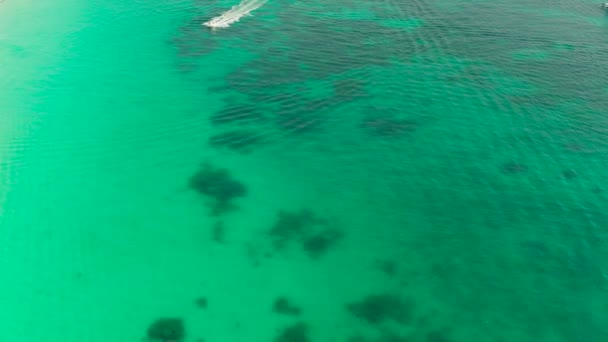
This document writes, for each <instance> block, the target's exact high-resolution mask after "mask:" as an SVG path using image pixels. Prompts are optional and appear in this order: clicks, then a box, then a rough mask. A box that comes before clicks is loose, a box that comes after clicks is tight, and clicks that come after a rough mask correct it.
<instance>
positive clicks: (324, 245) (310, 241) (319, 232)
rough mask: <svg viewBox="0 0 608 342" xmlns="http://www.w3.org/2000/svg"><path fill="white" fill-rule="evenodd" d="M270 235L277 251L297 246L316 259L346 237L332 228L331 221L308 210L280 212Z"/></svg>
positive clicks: (269, 232)
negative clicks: (293, 245)
mask: <svg viewBox="0 0 608 342" xmlns="http://www.w3.org/2000/svg"><path fill="white" fill-rule="evenodd" d="M268 235H269V237H270V239H271V241H272V245H273V246H274V248H275V249H276V250H282V249H285V248H286V247H288V246H290V245H292V244H295V245H298V246H299V247H300V248H301V249H302V250H303V251H304V252H306V253H307V254H308V255H309V256H310V257H311V258H315V259H316V258H319V257H321V256H323V255H324V254H325V253H327V252H328V251H329V250H330V249H331V248H332V247H334V246H335V245H336V244H337V243H338V242H339V241H340V240H342V239H343V237H344V234H343V233H342V231H340V230H338V229H336V228H334V227H332V226H331V224H330V223H329V221H327V220H325V219H322V218H319V217H317V216H316V215H315V214H314V213H313V212H312V211H310V210H307V209H303V210H301V211H299V212H287V211H279V213H278V215H277V220H276V222H275V224H274V225H273V226H272V228H271V229H270V230H269V231H268Z"/></svg>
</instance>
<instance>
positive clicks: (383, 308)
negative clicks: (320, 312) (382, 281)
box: [346, 294, 413, 324]
mask: <svg viewBox="0 0 608 342" xmlns="http://www.w3.org/2000/svg"><path fill="white" fill-rule="evenodd" d="M346 308H347V309H348V311H349V312H350V313H351V314H353V315H354V316H356V317H357V318H359V319H361V320H363V321H366V322H368V323H370V324H379V323H383V322H386V321H394V322H397V323H400V324H405V323H408V322H410V321H411V319H412V316H413V313H412V310H413V303H412V302H411V301H409V300H404V299H402V298H401V297H399V296H396V295H392V294H379V295H370V296H368V297H367V298H365V299H363V300H362V301H360V302H356V303H352V304H348V305H347V306H346Z"/></svg>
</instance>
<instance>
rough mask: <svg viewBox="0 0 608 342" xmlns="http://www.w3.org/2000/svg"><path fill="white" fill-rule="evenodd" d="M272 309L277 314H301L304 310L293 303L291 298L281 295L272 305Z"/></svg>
mask: <svg viewBox="0 0 608 342" xmlns="http://www.w3.org/2000/svg"><path fill="white" fill-rule="evenodd" d="M272 311H274V312H275V313H277V314H281V315H287V316H299V315H300V313H301V312H302V310H301V309H300V308H298V307H297V306H295V305H293V304H291V303H290V302H289V300H288V299H287V298H285V297H279V298H277V299H276V300H275V301H274V305H273V306H272Z"/></svg>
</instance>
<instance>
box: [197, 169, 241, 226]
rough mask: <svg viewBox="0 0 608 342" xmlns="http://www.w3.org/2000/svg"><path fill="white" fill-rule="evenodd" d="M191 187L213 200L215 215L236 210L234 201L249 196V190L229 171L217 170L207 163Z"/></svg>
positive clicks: (212, 209)
mask: <svg viewBox="0 0 608 342" xmlns="http://www.w3.org/2000/svg"><path fill="white" fill-rule="evenodd" d="M189 185H190V187H191V188H192V189H193V190H195V191H196V192H198V193H199V194H201V195H204V196H206V197H207V198H208V199H210V200H211V202H210V207H211V211H212V213H213V214H215V215H219V214H222V213H224V212H226V211H228V210H230V209H233V208H234V205H233V201H234V200H235V199H237V198H240V197H244V196H246V195H247V188H246V187H245V185H243V184H242V183H241V182H239V181H237V180H235V179H234V178H233V177H232V175H231V174H230V172H228V170H227V169H222V168H216V167H214V166H212V165H211V164H208V163H205V164H203V165H202V166H201V168H200V170H199V171H198V172H196V173H195V174H194V175H193V176H192V177H191V178H190V182H189Z"/></svg>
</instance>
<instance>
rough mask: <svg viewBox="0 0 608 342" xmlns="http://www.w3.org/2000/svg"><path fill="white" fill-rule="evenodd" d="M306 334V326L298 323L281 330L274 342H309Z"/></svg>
mask: <svg viewBox="0 0 608 342" xmlns="http://www.w3.org/2000/svg"><path fill="white" fill-rule="evenodd" d="M308 334H309V328H308V325H306V324H305V323H303V322H299V323H296V324H294V325H291V326H289V327H287V328H285V329H283V331H281V333H280V334H279V336H277V338H276V339H275V342H310V338H309V337H308Z"/></svg>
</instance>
